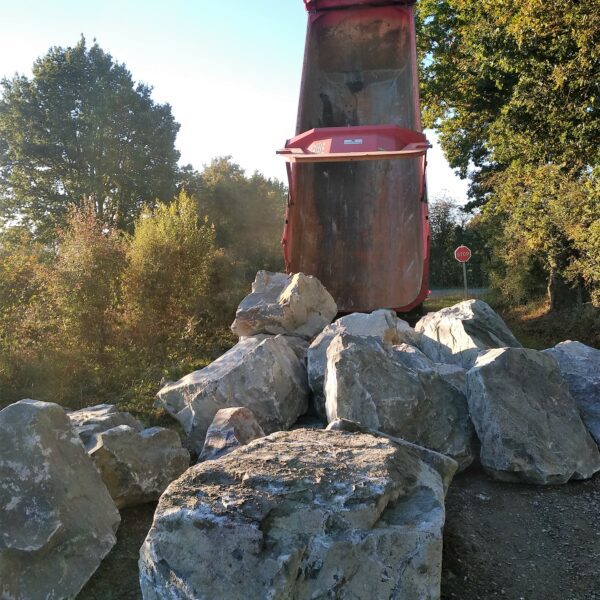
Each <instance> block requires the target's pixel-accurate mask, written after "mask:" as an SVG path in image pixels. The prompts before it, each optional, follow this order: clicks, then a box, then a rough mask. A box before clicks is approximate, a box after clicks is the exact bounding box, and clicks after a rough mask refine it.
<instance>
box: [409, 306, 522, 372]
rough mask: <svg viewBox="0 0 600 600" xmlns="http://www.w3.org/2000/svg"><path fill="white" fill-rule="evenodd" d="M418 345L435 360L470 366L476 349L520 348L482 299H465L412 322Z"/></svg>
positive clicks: (464, 366) (497, 316) (479, 350)
mask: <svg viewBox="0 0 600 600" xmlns="http://www.w3.org/2000/svg"><path fill="white" fill-rule="evenodd" d="M415 330H416V331H417V332H419V333H421V334H422V335H421V338H420V340H419V344H418V345H419V347H420V348H421V350H422V351H423V352H424V353H425V354H426V355H427V356H428V357H429V358H430V359H431V360H433V361H434V362H436V363H445V364H448V363H452V364H457V365H459V366H461V367H463V368H464V369H470V368H471V367H472V366H473V365H474V364H475V360H476V359H477V355H478V354H479V352H481V351H484V350H489V349H491V348H504V347H510V348H520V347H521V344H520V343H519V341H518V340H517V338H515V336H514V335H513V334H512V333H511V331H510V329H509V328H508V327H507V326H506V324H505V323H504V321H503V320H502V319H501V317H500V316H499V315H498V314H497V313H496V312H495V311H494V310H493V309H492V308H491V307H490V306H489V305H488V304H486V303H485V302H483V300H466V301H464V302H459V303H458V304H455V305H454V306H449V307H448V308H443V309H442V310H438V311H437V312H434V313H430V314H428V315H426V316H424V317H423V318H422V319H421V320H420V321H419V322H418V323H417V325H416V326H415Z"/></svg>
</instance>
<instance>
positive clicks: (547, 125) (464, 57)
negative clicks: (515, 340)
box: [417, 0, 600, 307]
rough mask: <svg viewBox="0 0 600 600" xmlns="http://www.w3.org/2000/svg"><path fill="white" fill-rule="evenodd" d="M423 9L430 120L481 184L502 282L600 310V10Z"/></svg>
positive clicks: (520, 291) (535, 3)
mask: <svg viewBox="0 0 600 600" xmlns="http://www.w3.org/2000/svg"><path fill="white" fill-rule="evenodd" d="M417 6H418V14H419V27H420V29H421V35H420V38H419V39H420V52H421V58H422V79H423V94H422V95H423V105H424V121H425V124H426V125H427V126H430V127H434V128H435V129H437V130H438V131H439V133H440V140H441V144H442V148H443V149H444V152H445V154H446V156H447V158H448V160H449V162H450V164H451V165H452V166H453V167H455V168H457V169H458V170H459V172H460V174H461V175H462V176H463V177H466V176H470V177H471V182H472V185H471V190H470V193H471V196H472V200H473V201H472V203H471V205H470V207H471V208H472V207H474V206H483V212H482V217H481V223H480V225H481V227H482V231H485V234H486V239H487V247H488V249H489V254H490V257H491V261H490V274H491V278H492V281H493V283H494V285H495V286H496V287H497V288H498V289H499V290H500V291H501V292H502V293H503V295H504V296H505V298H507V299H510V300H512V301H524V300H527V299H529V298H531V297H532V295H535V294H536V293H539V291H540V289H543V288H544V287H546V288H547V290H548V295H549V300H550V304H551V307H555V306H556V305H558V304H560V303H561V301H562V300H565V299H568V297H571V298H576V299H577V301H579V302H581V301H582V300H584V299H585V298H586V297H587V296H588V295H589V296H591V297H592V299H593V301H594V302H596V304H597V305H599V306H600V301H599V293H600V292H598V285H599V283H598V282H599V280H598V255H599V254H600V244H599V242H600V239H599V238H598V236H597V235H596V232H597V230H598V228H599V227H600V225H599V220H600V212H599V207H598V195H597V194H598V191H597V174H598V169H599V168H600V143H599V142H600V118H599V117H600V115H599V111H600V1H599V0H581V1H578V2H562V1H560V0H523V1H522V2H515V3H509V2H497V1H496V2H494V1H492V0H421V1H420V2H419V4H418V5H417ZM588 231H589V235H585V234H584V233H583V232H588ZM544 281H545V285H544ZM569 286H570V287H571V288H572V290H573V293H572V291H569V289H568V288H569Z"/></svg>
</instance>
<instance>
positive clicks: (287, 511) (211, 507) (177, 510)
mask: <svg viewBox="0 0 600 600" xmlns="http://www.w3.org/2000/svg"><path fill="white" fill-rule="evenodd" d="M444 516H445V515H444V486H443V483H442V480H441V478H440V476H439V474H438V473H437V471H435V470H434V469H433V468H431V467H430V466H428V465H427V464H426V463H424V462H423V461H422V460H420V458H419V457H418V455H417V454H416V453H414V452H413V451H411V450H410V449H409V448H406V447H403V446H400V445H397V444H394V443H393V442H391V441H389V440H385V439H382V438H378V437H374V436H371V435H366V434H360V433H358V434H356V433H343V432H335V431H323V430H309V429H301V430H296V431H291V432H280V433H275V434H273V435H270V436H268V437H266V438H262V439H260V440H255V441H254V442H251V443H250V444H248V445H247V446H243V447H241V448H238V449H237V450H235V451H234V452H232V453H231V454H228V455H227V456H225V457H222V458H220V459H219V460H216V461H207V462H204V463H200V464H198V465H196V466H194V467H192V468H191V469H189V470H188V471H187V472H186V473H185V474H184V475H183V476H182V477H181V478H180V479H178V480H177V481H176V482H174V483H173V484H171V486H170V487H169V488H168V489H167V491H166V492H165V493H164V494H163V496H162V498H161V500H160V503H159V505H158V508H157V511H156V513H155V516H154V523H153V526H152V529H151V530H150V532H149V534H148V536H147V538H146V541H145V542H144V545H143V546H142V548H141V551H140V563H139V564H140V583H141V588H142V594H143V597H144V599H145V600H159V599H162V598H167V597H169V598H204V599H205V600H211V599H215V600H216V599H218V600H221V599H223V598H227V599H228V600H238V599H239V600H246V599H248V598H271V599H273V600H275V599H280V600H283V599H284V598H295V599H296V600H309V599H312V598H355V599H358V598H360V599H361V600H380V599H382V598H402V600H434V599H438V598H439V596H440V568H441V558H442V528H443V524H444Z"/></svg>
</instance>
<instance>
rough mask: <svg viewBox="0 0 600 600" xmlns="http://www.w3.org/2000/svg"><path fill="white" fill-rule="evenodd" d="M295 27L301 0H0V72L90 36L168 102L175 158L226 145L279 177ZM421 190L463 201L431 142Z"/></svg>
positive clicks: (200, 156) (461, 186)
mask: <svg viewBox="0 0 600 600" xmlns="http://www.w3.org/2000/svg"><path fill="white" fill-rule="evenodd" d="M305 27H306V12H305V10H304V6H303V3H302V0H253V1H249V0H214V1H213V0H188V1H183V0H172V1H171V2H169V3H167V2H165V1H164V0H163V1H158V0H145V1H141V0H121V2H116V1H115V0H104V1H101V2H86V0H79V1H75V0H53V1H52V2H49V1H48V0H43V1H42V0H22V1H20V2H14V0H10V1H9V0H0V77H12V76H13V75H14V73H15V72H18V73H24V74H26V75H29V74H30V70H31V66H32V64H33V61H34V60H35V59H36V58H37V57H39V56H42V55H43V54H45V53H46V52H47V50H48V48H49V47H50V46H55V45H56V46H72V45H74V44H75V43H76V42H77V41H78V39H79V37H80V35H81V34H83V35H85V37H86V39H87V40H88V43H91V42H92V40H93V39H94V38H95V39H96V40H97V42H98V43H99V45H100V46H101V47H102V48H103V49H104V50H106V51H108V52H110V53H111V54H112V56H113V57H114V58H115V59H116V60H118V61H119V62H123V63H125V64H126V65H127V67H128V68H129V70H130V71H131V73H132V75H133V77H134V79H135V80H136V81H143V82H144V83H147V84H149V85H151V86H152V87H153V88H154V92H153V97H154V99H155V100H157V101H159V102H168V103H169V104H171V106H172V108H173V113H174V115H175V118H176V119H177V121H178V122H179V123H180V124H181V129H180V132H179V136H178V138H177V146H178V148H179V150H180V152H181V162H182V164H187V163H191V164H192V165H194V167H196V168H198V169H199V168H201V167H202V165H203V164H205V163H207V162H209V161H210V159H211V158H212V157H215V156H222V155H228V154H230V155H232V156H233V159H234V160H235V161H236V162H238V163H239V164H240V165H241V166H242V167H244V168H245V169H246V170H247V171H249V172H252V171H254V170H255V169H258V170H260V171H262V172H263V173H265V175H267V176H270V177H277V178H279V179H282V180H285V168H284V166H283V161H282V160H281V159H279V158H277V157H276V156H275V150H276V149H278V148H279V147H281V146H282V144H283V143H285V140H286V139H287V138H288V137H291V136H292V135H293V134H294V130H295V124H296V109H297V100H298V92H299V84H300V74H301V69H302V54H303V49H304V34H305ZM428 136H429V138H430V140H431V141H433V142H435V139H434V136H433V135H432V134H431V132H428ZM429 190H430V193H429V195H430V198H434V197H436V196H438V195H440V194H442V193H443V190H447V191H448V192H449V193H450V194H451V195H452V196H454V197H455V198H456V199H458V200H460V201H464V200H465V195H466V184H465V183H464V182H461V181H460V180H458V179H457V178H456V177H455V176H454V174H453V173H452V171H451V170H450V169H449V167H448V165H447V163H446V162H445V160H444V159H443V156H442V153H441V151H440V150H439V147H437V145H436V147H434V150H433V151H432V153H431V155H430V158H429Z"/></svg>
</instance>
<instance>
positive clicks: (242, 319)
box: [231, 271, 337, 339]
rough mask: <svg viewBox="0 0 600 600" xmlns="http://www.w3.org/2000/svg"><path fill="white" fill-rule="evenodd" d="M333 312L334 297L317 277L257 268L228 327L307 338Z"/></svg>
mask: <svg viewBox="0 0 600 600" xmlns="http://www.w3.org/2000/svg"><path fill="white" fill-rule="evenodd" d="M336 313H337V306H336V303H335V301H334V299H333V298H332V297H331V294H330V293H329V292H328V291H327V290H326V289H325V288H324V287H323V285H322V284H321V282H320V281H319V280H318V279H317V278H316V277H312V276H310V275H304V274H303V273H296V274H295V275H286V274H285V273H269V272H268V271H259V272H258V273H257V274H256V279H255V280H254V283H253V284H252V293H251V294H250V295H248V296H246V297H245V298H244V299H243V300H242V302H241V304H240V305H239V307H238V309H237V312H236V314H235V321H234V322H233V324H232V325H231V330H232V331H233V333H235V334H236V335H238V336H239V337H244V336H251V335H257V334H259V333H268V334H273V335H276V334H286V335H295V336H300V337H303V338H306V339H309V338H312V337H314V336H315V335H317V333H319V332H320V331H321V330H322V329H323V327H325V326H326V325H328V324H329V323H331V321H332V320H333V318H334V317H335V315H336Z"/></svg>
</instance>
